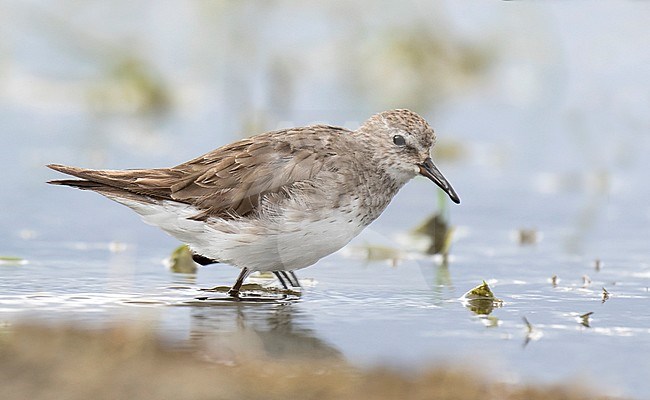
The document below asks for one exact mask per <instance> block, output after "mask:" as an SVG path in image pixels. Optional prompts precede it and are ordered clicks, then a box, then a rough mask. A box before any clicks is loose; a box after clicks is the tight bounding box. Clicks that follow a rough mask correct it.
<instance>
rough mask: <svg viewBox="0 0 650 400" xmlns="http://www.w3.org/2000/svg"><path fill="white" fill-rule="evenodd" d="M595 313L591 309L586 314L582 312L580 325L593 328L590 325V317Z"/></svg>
mask: <svg viewBox="0 0 650 400" xmlns="http://www.w3.org/2000/svg"><path fill="white" fill-rule="evenodd" d="M593 313H594V312H593V311H589V312H588V313H586V314H582V315H581V316H580V317H579V318H580V325H582V326H584V327H585V328H591V326H589V322H590V321H589V317H591V315H592V314H593Z"/></svg>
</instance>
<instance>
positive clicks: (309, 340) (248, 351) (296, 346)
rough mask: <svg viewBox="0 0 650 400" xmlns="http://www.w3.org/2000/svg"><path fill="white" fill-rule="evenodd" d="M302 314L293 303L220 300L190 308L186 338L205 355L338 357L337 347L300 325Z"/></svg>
mask: <svg viewBox="0 0 650 400" xmlns="http://www.w3.org/2000/svg"><path fill="white" fill-rule="evenodd" d="M307 318H308V316H307V314H305V313H304V312H302V311H300V309H299V308H298V305H297V304H296V303H291V302H272V303H269V302H263V303H243V302H242V303H237V302H227V303H226V302H220V303H219V304H215V306H214V307H206V306H203V307H192V311H191V323H190V324H191V326H190V343H191V346H193V347H194V346H195V347H196V348H199V349H202V350H203V351H205V352H206V356H207V357H208V358H210V359H211V360H214V361H217V362H223V363H237V362H238V360H251V359H253V360H260V359H263V358H268V359H274V360H278V359H285V360H292V359H293V360H304V359H310V358H316V359H319V360H323V359H331V360H343V355H342V354H341V352H340V351H339V350H338V349H336V348H334V347H332V346H331V345H330V344H329V343H327V342H325V341H323V340H322V339H320V338H319V337H318V336H316V334H315V332H314V331H313V330H312V329H309V328H307V327H305V325H307V324H306V322H307V321H306V319H307Z"/></svg>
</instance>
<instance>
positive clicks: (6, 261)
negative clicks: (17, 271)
mask: <svg viewBox="0 0 650 400" xmlns="http://www.w3.org/2000/svg"><path fill="white" fill-rule="evenodd" d="M25 264H27V260H25V259H24V258H20V257H12V256H0V265H25Z"/></svg>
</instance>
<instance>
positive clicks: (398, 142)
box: [393, 135, 406, 146]
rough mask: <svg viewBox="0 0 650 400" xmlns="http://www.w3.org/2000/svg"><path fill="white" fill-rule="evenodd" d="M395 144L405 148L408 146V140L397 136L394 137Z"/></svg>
mask: <svg viewBox="0 0 650 400" xmlns="http://www.w3.org/2000/svg"><path fill="white" fill-rule="evenodd" d="M393 143H395V144H396V145H398V146H404V145H405V144H406V139H404V136H402V135H395V136H393Z"/></svg>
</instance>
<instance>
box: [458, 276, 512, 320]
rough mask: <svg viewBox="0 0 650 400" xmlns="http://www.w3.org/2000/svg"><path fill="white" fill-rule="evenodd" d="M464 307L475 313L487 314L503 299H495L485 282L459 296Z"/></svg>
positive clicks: (499, 305) (500, 304) (501, 303)
mask: <svg viewBox="0 0 650 400" xmlns="http://www.w3.org/2000/svg"><path fill="white" fill-rule="evenodd" d="M461 300H462V302H463V303H464V304H465V307H467V308H469V309H470V310H471V311H472V312H474V313H475V314H477V315H489V314H490V313H491V312H492V310H494V308H498V307H501V306H502V305H503V301H502V300H499V299H497V298H496V297H495V296H494V293H492V290H491V289H490V286H489V285H488V284H487V282H485V281H483V283H482V284H480V285H478V286H476V287H475V288H474V289H472V290H470V291H469V292H467V293H465V294H464V295H463V297H461Z"/></svg>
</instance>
